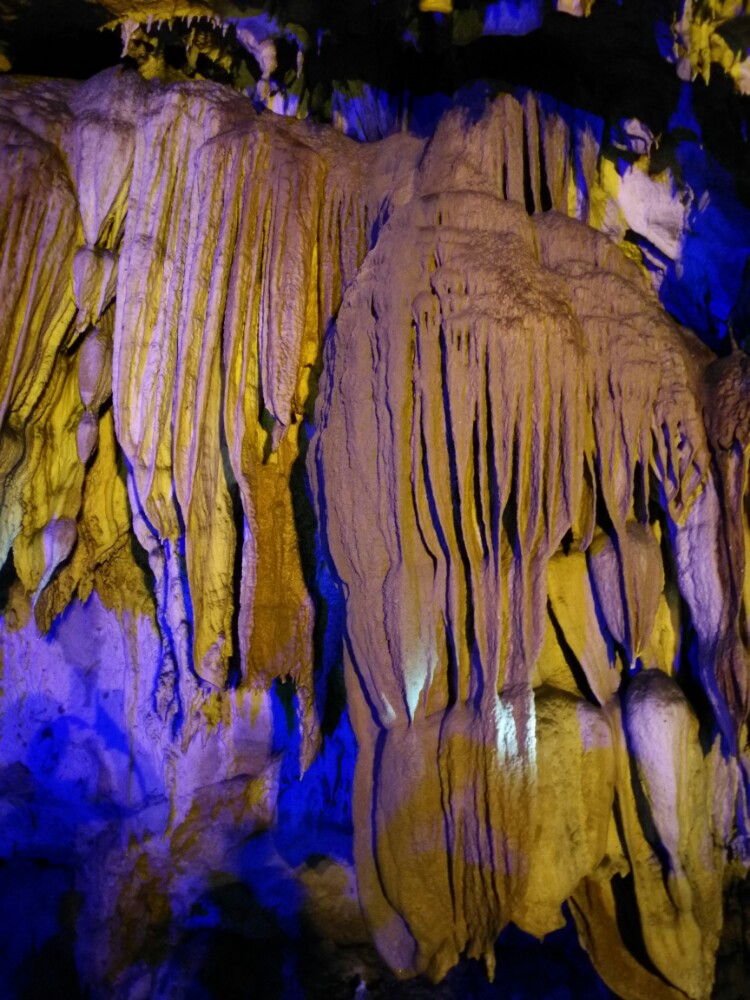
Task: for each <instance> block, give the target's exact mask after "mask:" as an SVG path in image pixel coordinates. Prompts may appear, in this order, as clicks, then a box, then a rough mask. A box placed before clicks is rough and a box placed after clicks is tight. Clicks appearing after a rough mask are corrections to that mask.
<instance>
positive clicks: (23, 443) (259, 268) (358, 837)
mask: <svg viewBox="0 0 750 1000" xmlns="http://www.w3.org/2000/svg"><path fill="white" fill-rule="evenodd" d="M0 92H2V93H4V94H5V95H6V98H7V108H6V109H5V110H4V111H3V116H2V119H1V120H0V126H1V127H2V137H1V138H2V142H1V143H0V156H1V157H2V161H3V173H2V175H0V176H1V177H2V180H1V181H0V226H2V232H3V250H2V256H1V257H0V287H1V288H2V295H3V304H4V309H3V316H2V327H0V344H1V345H2V348H3V350H2V353H0V563H4V562H5V561H6V558H7V559H8V565H9V566H10V565H11V559H10V554H11V552H12V566H13V570H14V572H15V575H16V577H17V580H15V582H14V583H13V586H12V604H13V607H12V612H13V622H14V625H13V627H14V628H16V627H19V628H23V627H25V626H24V625H23V622H24V621H25V618H26V617H28V614H29V613H30V610H31V608H32V607H33V610H34V614H35V620H36V623H37V624H38V626H39V627H40V628H41V629H43V630H50V629H52V630H53V631H54V628H55V627H56V624H58V623H59V621H60V619H61V617H63V616H64V613H65V612H66V609H67V608H69V607H70V606H71V604H72V602H73V601H74V598H75V597H76V596H77V597H78V598H79V599H80V600H82V601H86V600H88V599H89V598H90V596H91V595H92V593H93V592H94V591H95V592H96V593H98V595H99V598H100V599H101V600H102V601H103V602H104V604H105V605H106V607H107V608H111V609H114V610H115V611H116V613H117V614H118V615H119V618H120V622H121V624H122V628H123V630H124V631H126V632H127V635H128V637H129V638H128V642H135V641H136V639H135V638H133V637H134V636H135V635H136V633H137V630H138V628H139V627H141V626H140V625H138V624H137V623H138V622H141V623H142V622H143V621H152V622H153V623H154V625H155V628H156V630H157V633H158V639H155V640H154V644H153V647H154V648H153V649H151V646H149V650H150V653H149V655H151V656H152V659H154V661H158V663H156V662H155V663H154V664H153V667H154V676H153V677H151V678H150V680H149V681H148V682H147V680H144V678H143V677H142V676H139V677H138V678H137V679H135V680H133V684H134V685H138V686H139V691H140V690H141V688H144V689H145V687H147V686H148V683H150V684H151V687H150V690H149V692H148V694H145V695H143V698H144V699H149V700H150V701H149V704H150V706H151V708H150V709H149V715H148V726H149V727H150V728H151V732H150V739H151V744H152V747H158V748H159V750H160V751H161V749H163V748H168V749H164V755H165V759H166V761H167V763H166V764H165V765H164V767H165V768H166V769H168V772H169V774H168V777H167V778H165V784H168V785H169V795H170V802H169V813H170V818H169V819H168V821H167V822H166V827H165V829H166V830H167V831H168V834H169V837H170V838H172V839H171V841H170V844H171V845H172V846H171V847H170V850H172V849H173V850H174V852H175V855H176V856H177V857H178V858H179V859H181V861H186V863H187V862H192V861H196V858H197V855H198V853H199V849H198V848H197V847H196V846H195V844H194V843H193V840H192V839H191V838H192V832H191V831H192V830H193V826H195V827H196V828H200V830H204V829H205V828H207V827H208V826H210V822H211V816H212V815H213V813H212V812H211V810H219V811H220V810H221V809H222V808H224V806H223V805H222V802H221V801H219V798H220V797H219V798H211V797H210V796H208V795H206V798H205V801H201V802H197V799H194V798H191V796H192V794H193V792H194V787H193V786H192V785H191V786H190V793H189V794H188V793H186V792H183V786H182V784H181V782H184V781H186V780H187V778H186V777H185V775H186V769H187V764H186V763H185V762H186V761H188V760H189V761H191V762H193V763H194V761H195V760H197V759H201V760H202V763H201V765H200V766H201V768H203V769H205V768H208V767H209V766H210V767H216V768H218V769H219V770H220V767H219V763H217V762H218V761H219V758H220V757H221V755H222V754H225V755H226V757H227V759H230V760H232V761H234V760H235V757H234V755H235V753H236V754H237V755H238V756H239V757H241V756H242V753H243V752H244V750H243V747H245V744H244V743H243V742H242V741H243V740H244V739H246V741H247V743H248V745H249V744H250V743H251V742H252V740H251V737H250V736H247V737H246V735H242V736H241V737H240V736H237V733H240V734H246V730H247V731H252V732H253V733H255V730H254V729H253V727H254V726H255V725H256V722H257V719H260V720H261V721H260V723H258V726H259V728H260V729H262V739H261V737H260V736H257V735H253V736H252V739H253V740H256V742H257V743H258V745H259V746H260V744H261V743H262V753H261V751H260V750H257V751H256V750H255V749H254V750H253V754H254V753H256V752H257V753H258V755H259V761H256V760H255V759H254V758H253V760H252V766H251V767H250V765H248V767H250V770H248V771H247V772H245V771H244V770H242V768H241V767H240V765H239V764H237V765H236V767H235V765H234V764H233V765H232V766H233V767H235V770H233V771H232V773H231V775H229V776H228V777H226V781H227V782H228V783H229V784H227V788H228V789H230V790H229V791H227V795H228V800H227V801H228V802H229V805H228V806H227V809H229V811H230V812H232V810H234V813H236V815H237V816H239V817H244V818H245V819H247V817H248V816H252V822H253V823H254V824H256V825H257V827H258V828H261V827H265V826H267V825H268V824H270V823H271V822H272V816H273V802H274V801H275V799H274V795H275V794H276V791H275V789H276V790H277V786H278V780H279V779H278V771H279V767H280V763H279V756H278V754H277V752H276V751H275V750H274V746H275V745H276V744H275V743H274V740H275V739H277V738H278V733H277V732H275V731H273V732H270V735H269V731H271V730H274V720H273V719H272V718H271V716H272V715H273V712H272V709H271V707H270V705H271V700H272V695H271V694H270V693H269V692H270V691H274V692H276V693H275V694H274V695H273V697H277V689H278V687H279V686H281V685H282V684H283V682H284V681H289V680H291V681H292V682H293V691H292V695H291V699H290V705H289V706H286V707H288V708H289V710H290V712H291V714H292V715H294V716H295V725H296V728H297V733H298V737H299V739H298V749H299V759H300V762H301V766H302V769H303V770H304V768H305V767H306V766H308V765H309V764H310V763H311V762H312V761H313V759H314V758H315V754H316V752H317V750H318V747H319V742H320V727H319V720H318V712H319V710H320V699H319V694H320V692H319V690H318V688H317V687H316V685H317V684H318V679H319V672H316V671H319V668H320V665H319V664H317V663H316V661H315V648H314V630H315V628H316V616H320V615H321V611H320V596H321V595H320V594H318V593H316V590H315V584H314V577H315V575H316V573H317V574H318V575H319V574H320V570H319V568H318V567H311V565H310V562H311V560H315V559H318V558H319V557H320V553H321V552H325V555H326V557H327V558H328V559H329V560H330V564H331V566H332V569H333V571H335V574H336V585H337V586H340V588H341V591H342V593H343V598H344V602H345V628H344V632H345V635H344V659H345V678H346V689H347V700H348V706H349V711H350V713H351V718H352V722H353V726H354V730H355V734H356V738H357V742H358V759H357V770H356V776H355V787H354V800H353V811H354V826H355V833H354V836H355V856H356V867H357V879H358V892H359V897H360V901H361V903H362V906H363V909H364V912H365V914H366V917H367V922H368V926H369V928H370V932H371V935H372V938H373V940H374V942H375V944H376V946H377V948H378V949H379V951H380V953H381V954H382V955H383V957H384V958H385V960H386V961H387V962H388V963H389V965H390V966H391V967H392V968H393V969H394V970H396V971H397V972H398V973H399V974H400V975H413V974H416V973H421V972H425V973H427V974H428V975H430V976H432V977H433V978H436V979H439V978H440V977H442V976H443V975H444V974H446V973H447V972H448V971H449V970H450V969H451V967H452V966H454V965H455V964H456V963H457V962H458V961H459V959H460V958H461V956H466V955H468V956H469V957H473V958H483V959H484V960H485V961H486V963H487V966H488V970H489V971H490V972H492V971H493V968H494V961H495V957H494V943H495V940H496V938H497V935H498V934H499V933H500V932H501V930H502V929H503V928H504V927H505V926H506V925H507V924H509V923H510V922H513V923H515V924H517V925H518V926H519V927H521V928H522V929H524V930H526V931H528V932H530V933H532V934H535V935H537V936H539V937H542V936H544V935H545V934H546V933H548V932H550V931H552V930H554V929H556V928H558V927H560V926H561V925H562V923H563V917H562V914H561V906H562V905H563V903H565V902H566V901H568V902H569V904H570V907H571V910H572V913H573V916H574V919H575V921H576V923H577V926H578V929H579V935H580V937H581V939H582V941H583V942H584V943H585V945H586V947H587V949H588V950H589V953H590V954H591V956H592V959H593V960H594V962H595V963H596V965H597V968H598V969H599V970H600V972H601V974H602V975H603V976H604V977H605V979H606V980H607V981H608V982H609V983H610V984H611V985H612V987H613V988H614V989H617V991H618V992H619V993H621V994H622V995H623V996H626V997H633V998H644V997H649V998H650V997H664V998H673V997H676V996H689V997H694V998H703V997H707V996H708V995H709V993H710V989H711V982H712V975H713V958H714V955H715V952H716V948H717V941H718V934H719V930H720V925H721V887H722V879H723V874H724V870H725V865H726V861H727V858H728V857H729V856H731V857H733V858H734V857H739V858H742V857H743V856H744V855H743V852H746V851H747V843H746V837H747V829H746V823H747V775H748V773H750V772H748V762H747V758H746V755H745V743H746V739H747V711H748V692H747V644H748V625H747V615H746V604H747V589H748V584H747V580H746V575H745V552H746V546H747V539H748V524H747V503H748V501H747V496H748V482H747V456H748V448H750V440H749V439H748V427H747V423H748V421H747V413H746V409H747V407H746V404H745V397H746V394H747V382H748V371H747V364H746V357H745V355H742V354H741V353H740V352H737V351H735V352H733V353H732V354H731V355H730V356H728V357H726V358H722V359H718V360H717V359H716V358H715V357H714V355H713V354H712V352H711V351H710V350H709V349H708V348H706V347H705V346H703V345H702V344H701V343H700V342H699V341H698V340H697V339H696V338H695V337H694V336H693V335H692V334H690V333H689V332H688V331H686V330H684V329H682V328H681V327H679V326H678V325H677V323H676V322H675V321H673V320H672V319H670V318H669V317H668V316H667V315H666V314H665V313H664V311H663V310H662V308H661V307H660V306H659V304H658V300H657V299H656V297H655V295H654V293H653V291H652V290H651V288H650V285H649V282H648V279H647V277H646V276H645V274H644V272H643V270H642V269H641V268H639V267H638V265H637V264H635V263H634V262H633V260H628V259H627V258H626V257H625V256H624V255H623V254H622V252H621V251H620V250H619V249H618V248H617V246H616V245H615V244H614V243H613V242H612V241H611V240H610V239H608V238H607V236H605V235H604V234H603V233H601V232H596V231H595V230H594V229H592V228H590V227H589V226H588V225H585V224H584V223H586V222H589V221H597V220H598V221H599V222H601V218H600V217H601V216H602V213H603V212H604V214H606V212H607V211H609V210H610V209H611V208H612V205H611V203H610V202H607V206H605V209H603V208H602V199H603V195H602V190H603V189H602V176H603V173H602V170H603V168H602V165H601V163H600V148H601V142H602V130H603V123H602V122H601V121H599V120H596V119H593V118H592V116H590V115H584V114H582V113H580V112H576V111H574V110H572V109H570V108H567V107H565V106H564V105H562V104H559V103H556V102H553V101H551V100H550V99H548V98H544V97H540V96H539V95H536V94H534V93H531V92H529V91H518V92H516V93H514V94H505V95H502V96H501V97H499V98H498V99H496V100H494V101H488V102H487V104H486V107H485V108H484V109H483V110H482V111H481V113H479V114H476V115H475V114H473V113H470V112H469V111H468V110H467V109H465V108H464V109H462V108H454V109H453V110H452V111H450V112H448V113H447V114H446V115H445V116H444V117H443V118H442V120H441V122H440V124H439V125H438V127H437V129H436V131H435V134H434V135H433V137H432V138H431V139H430V140H429V141H424V140H421V139H416V138H414V137H412V136H408V135H406V134H403V135H396V136H392V137H391V138H389V139H387V140H384V141H383V142H381V143H373V144H369V145H357V144H355V143H353V142H351V141H350V140H348V139H345V138H344V137H343V136H341V135H340V134H338V133H335V132H332V131H330V130H328V131H327V130H325V129H321V128H318V127H315V126H312V125H310V124H308V123H301V122H292V121H289V120H283V119H280V118H276V117H274V116H271V115H269V114H267V113H261V114H259V113H257V112H256V111H255V110H254V109H253V107H252V106H251V105H250V104H249V102H247V101H246V100H244V99H243V98H242V97H241V96H239V95H237V94H236V93H233V92H231V91H229V90H227V89H225V88H222V87H219V86H217V85H214V84H210V83H206V82H201V83H193V84H187V83H184V82H183V83H178V84H174V85H168V86H167V85H161V84H159V83H156V82H152V83H150V84H146V83H145V82H144V81H143V80H142V79H141V78H140V77H138V76H137V75H136V74H133V73H128V72H124V71H119V70H118V71H108V73H107V74H105V75H103V77H102V78H101V80H100V81H99V84H97V83H96V81H89V82H88V83H86V84H73V83H67V84H59V85H57V84H51V83H44V82H39V81H34V80H29V81H11V82H10V83H8V84H7V85H3V87H2V88H0ZM615 228H616V227H615ZM18 259H20V260H22V261H23V267H22V268H19V267H18V265H17V260H18ZM312 425H314V428H315V437H314V438H313V439H312V442H311V443H310V444H309V447H308V435H309V433H310V431H311V426H312ZM305 468H306V469H307V480H306V477H305V472H304V470H305ZM308 486H309V487H310V490H311V494H312V497H311V498H310V497H308V495H307V492H306V489H307V487H308ZM310 502H312V507H313V508H314V514H315V516H316V517H317V526H316V527H313V525H312V517H313V513H312V510H308V509H307V508H308V506H309V504H310ZM305 518H307V520H305ZM315 531H317V535H316V536H315V537H313V536H314V533H315ZM146 563H147V564H148V570H146ZM7 620H8V621H10V617H8V619H7ZM134 623H135V624H134ZM317 625H318V626H319V625H320V618H318V619H317ZM144 627H145V626H144ZM123 641H125V640H123ZM135 661H137V657H134V662H135ZM691 670H692V671H693V675H692V676H691V675H690V671H691ZM696 689H697V691H698V694H697V695H696V694H695V691H696ZM139 697H140V695H139ZM704 702H705V703H704ZM263 713H265V715H264V714H263ZM269 719H270V721H269ZM199 732H200V733H201V734H202V740H197V739H194V737H195V736H196V734H197V733H199ZM217 732H219V733H220V736H219V737H216V738H215V739H214V742H210V741H211V739H212V738H214V737H215V734H216V733H217ZM154 734H156V735H154ZM159 734H163V735H159ZM235 737H236V740H237V747H239V748H240V749H239V750H238V749H237V747H236V746H235V743H234V742H233V741H234V740H235ZM217 741H218V742H220V747H221V749H217ZM205 746H209V747H210V749H209V750H208V751H206V756H205V758H201V754H202V753H203V749H204V747H205ZM191 755H192V756H191ZM250 756H252V754H251V755H250ZM260 758H262V759H260ZM222 759H223V758H222ZM191 766H193V765H192V763H191ZM222 766H223V765H222ZM181 769H182V770H181ZM199 769H200V768H199ZM221 773H222V774H223V772H221ZM248 775H249V776H250V777H248ZM246 778H247V782H248V789H249V791H248V792H247V796H246V797H243V796H245V791H244V790H243V789H244V788H245V785H244V782H245V779H246ZM222 780H224V778H222ZM230 786H231V787H230ZM212 794H213V793H212ZM216 795H218V793H216ZM190 803H192V805H191V804H190ZM224 805H226V803H224ZM217 815H218V812H217ZM191 824H193V825H191ZM253 829H256V826H253ZM164 836H165V837H166V836H167V834H166V833H165V834H164ZM236 836H237V837H239V836H240V834H239V833H237V834H236ZM167 855H168V851H166V849H165V853H164V856H163V857H162V856H160V855H159V853H158V850H157V849H156V848H154V849H153V850H152V851H151V853H148V850H146V851H145V852H144V853H143V854H142V855H141V859H143V860H142V861H141V862H140V863H141V864H142V867H143V870H144V872H146V871H147V874H148V878H149V879H151V880H152V881H153V883H154V884H158V885H159V886H160V888H159V892H163V893H164V895H165V898H166V897H167V896H168V893H169V889H168V883H169V879H170V877H171V875H170V874H169V872H168V871H167V869H168V867H169V866H168V865H167V864H166V862H165V860H164V858H165V857H167ZM102 863H104V862H102ZM206 863H207V862H206ZM217 863H218V862H217ZM114 864H115V863H114V862H113V865H114ZM117 864H119V865H120V868H119V869H118V871H119V875H118V878H119V879H120V880H121V881H120V882H119V883H118V885H120V890H118V891H120V900H121V902H122V906H123V907H124V908H125V909H126V910H127V908H128V906H131V905H135V904H133V902H132V899H131V898H130V895H132V894H130V895H129V893H130V889H129V887H126V888H123V885H122V882H123V880H125V881H127V877H126V876H124V875H123V874H122V873H123V872H125V871H131V869H132V866H133V864H135V862H132V863H131V862H128V864H129V865H130V868H128V865H125V864H124V863H123V864H120V862H117ZM145 877H146V876H145V875H144V878H145ZM113 899H114V897H113ZM110 903H111V904H112V906H114V905H115V903H114V902H112V900H110ZM108 905H109V904H108ZM117 905H119V903H118V904H117ZM108 912H109V911H108ZM633 914H639V917H638V918H637V919H636V918H634V917H633ZM634 919H635V920H636V922H635V924H634V925H633V924H632V921H633V920H634ZM628 920H630V921H631V924H630V925H629V930H627V932H626V931H624V930H623V927H624V926H625V924H627V922H628ZM134 934H135V937H136V938H137V937H138V935H137V934H136V933H135V932H134ZM636 938H637V939H639V940H640V941H641V942H642V948H640V946H639V947H635V946H634V940H635V939H636ZM139 940H140V939H139ZM123 947H124V948H125V951H127V947H126V946H125V945H123ZM128 947H129V946H128ZM120 960H122V961H125V959H117V961H120ZM113 961H114V960H113ZM105 964H106V963H105ZM102 975H104V973H102Z"/></svg>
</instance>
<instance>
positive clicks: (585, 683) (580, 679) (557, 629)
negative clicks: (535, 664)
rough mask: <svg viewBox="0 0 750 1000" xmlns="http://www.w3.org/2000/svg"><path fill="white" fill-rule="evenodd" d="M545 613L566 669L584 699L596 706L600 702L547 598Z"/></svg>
mask: <svg viewBox="0 0 750 1000" xmlns="http://www.w3.org/2000/svg"><path fill="white" fill-rule="evenodd" d="M547 614H548V615H549V619H550V621H551V623H552V629H553V631H554V633H555V639H556V640H557V644H558V646H559V647H560V650H561V652H562V654H563V657H564V659H565V663H566V664H567V667H568V669H569V670H570V672H571V674H572V675H573V680H574V681H575V682H576V686H577V687H578V690H579V691H580V692H581V694H582V695H583V697H584V698H585V699H586V701H588V702H590V703H591V704H592V705H597V706H598V705H599V704H600V702H599V699H598V698H597V697H596V695H595V694H594V692H593V691H592V690H591V685H590V684H589V680H588V677H587V676H586V671H585V670H584V669H583V667H582V666H581V664H580V663H579V661H578V658H577V656H576V655H575V653H574V652H573V650H572V649H571V647H570V645H569V643H568V641H567V639H566V638H565V633H564V632H563V630H562V627H561V625H560V622H559V621H558V620H557V617H556V615H555V612H554V610H553V608H552V602H551V601H550V600H549V599H548V600H547Z"/></svg>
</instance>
